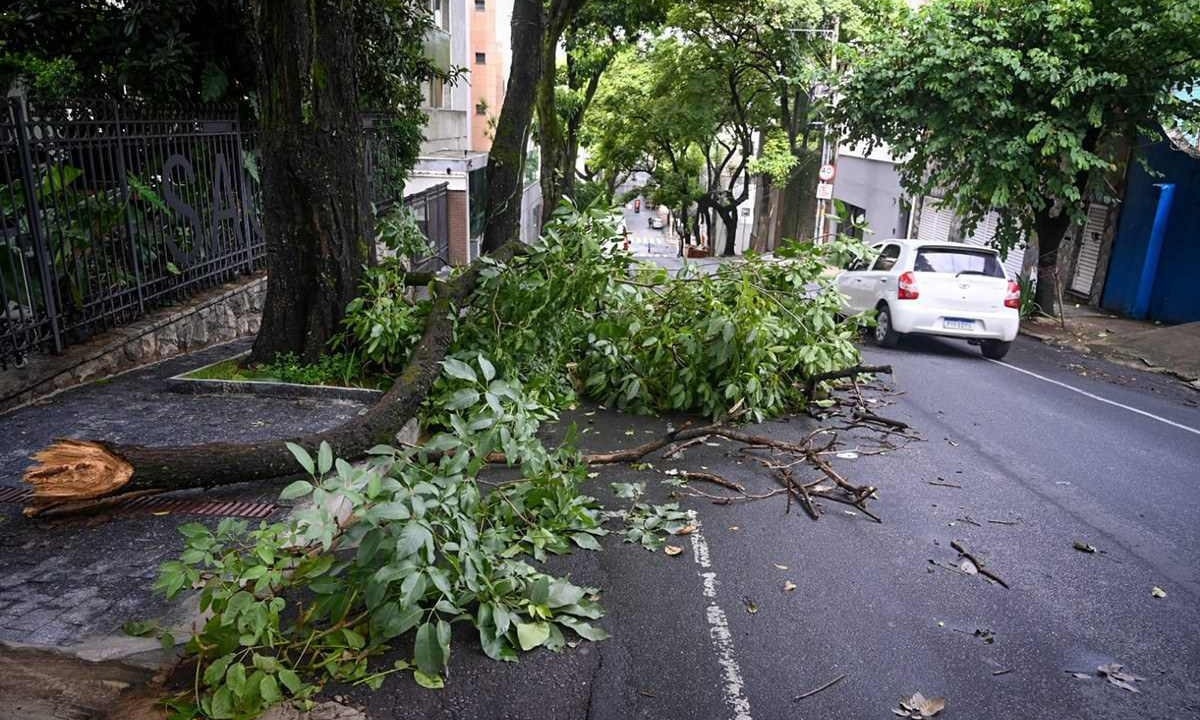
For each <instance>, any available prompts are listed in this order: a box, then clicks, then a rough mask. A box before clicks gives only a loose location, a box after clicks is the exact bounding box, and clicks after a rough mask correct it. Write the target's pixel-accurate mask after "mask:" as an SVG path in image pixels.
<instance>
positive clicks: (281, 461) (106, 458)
mask: <svg viewBox="0 0 1200 720" xmlns="http://www.w3.org/2000/svg"><path fill="white" fill-rule="evenodd" d="M524 247H525V246H524V245H522V244H520V242H519V241H517V240H513V241H510V242H508V243H506V244H505V245H503V246H502V247H501V248H500V249H499V250H497V251H496V252H495V253H493V254H492V255H491V256H490V257H491V258H492V259H494V260H496V261H497V262H500V263H505V262H508V261H509V260H511V259H512V258H513V257H515V256H516V255H517V254H519V253H521V252H523V251H524ZM483 267H484V265H483V263H482V262H481V261H479V260H476V261H475V262H474V263H472V264H471V265H470V266H469V267H468V268H467V270H466V271H465V272H463V273H462V274H461V275H459V276H457V277H456V278H454V279H453V280H452V281H450V282H449V283H448V284H447V285H446V286H445V287H443V288H441V289H439V291H438V292H437V299H436V300H435V301H434V303H433V307H431V308H430V310H429V320H428V321H427V323H426V325H425V332H424V333H423V334H422V336H421V340H420V341H419V342H418V343H417V346H416V348H414V349H413V353H412V356H411V357H410V358H409V361H408V365H407V366H406V367H405V368H404V371H403V372H401V373H400V375H399V376H397V377H396V379H395V381H394V382H393V383H392V387H391V389H390V390H388V392H387V394H385V395H384V396H383V398H382V399H381V400H380V401H379V402H378V403H377V404H376V405H375V406H374V407H372V408H371V409H369V410H368V411H367V412H365V413H363V414H362V415H359V416H358V417H356V418H354V419H353V420H351V421H349V422H347V423H344V424H342V425H339V426H338V427H335V428H332V429H330V430H326V431H324V432H318V433H311V434H309V435H305V436H302V437H297V438H292V439H291V440H290V441H291V442H294V443H296V444H297V445H300V446H302V447H305V448H307V449H308V450H309V451H310V452H313V451H315V450H316V448H317V447H318V446H319V445H320V444H321V443H322V442H328V443H329V444H330V445H331V446H332V447H333V451H334V454H335V455H336V456H337V457H341V458H345V459H347V460H354V459H356V458H359V457H362V456H363V454H364V453H366V451H367V450H369V449H370V448H371V447H373V446H375V445H378V444H382V443H391V442H392V440H393V437H394V435H395V434H396V432H397V431H398V430H399V429H400V428H402V427H403V426H404V425H405V423H407V422H408V421H409V420H410V419H411V418H413V417H415V416H416V414H417V412H418V410H419V409H420V407H421V405H422V404H423V403H424V402H425V398H426V397H427V396H428V395H429V390H430V389H431V388H432V387H433V383H434V382H435V381H436V380H437V379H438V377H439V376H440V375H441V374H442V365H441V360H442V359H443V358H444V357H445V356H446V352H447V350H448V349H449V347H450V343H451V342H452V340H453V337H454V325H455V318H456V317H457V308H459V307H461V306H462V304H463V303H464V302H465V301H466V300H467V299H468V298H469V297H470V296H471V294H472V292H474V290H475V284H476V282H477V281H478V278H479V272H480V270H482V269H483ZM284 443H285V441H284V440H266V441H263V442H256V443H230V442H217V443H205V444H202V445H189V446H180V447H146V446H144V445H125V444H118V443H109V442H103V441H79V440H62V441H59V442H57V443H55V444H54V445H51V446H50V447H49V448H47V449H45V450H43V451H42V452H40V453H38V454H37V455H35V456H34V459H35V460H36V461H37V462H38V464H37V465H35V466H33V467H31V468H29V469H28V470H26V471H25V481H26V482H28V483H30V484H31V485H33V487H34V497H33V500H32V503H33V504H32V505H31V506H30V507H29V508H27V509H26V511H25V512H26V514H29V515H35V514H38V513H40V512H44V511H45V510H47V509H51V508H56V507H57V506H61V505H63V504H64V503H66V504H67V505H68V506H70V505H71V504H74V503H79V502H81V501H94V500H96V499H98V498H105V497H109V496H112V495H116V494H124V493H130V492H140V491H147V490H180V489H184V488H195V487H211V486H214V485H228V484H232V483H239V482H247V481H251V480H266V479H271V478H277V477H283V476H288V475H295V474H297V472H298V471H299V468H298V467H297V464H296V460H295V458H294V457H292V454H291V452H290V451H288V449H287V447H286V446H285V444H284Z"/></svg>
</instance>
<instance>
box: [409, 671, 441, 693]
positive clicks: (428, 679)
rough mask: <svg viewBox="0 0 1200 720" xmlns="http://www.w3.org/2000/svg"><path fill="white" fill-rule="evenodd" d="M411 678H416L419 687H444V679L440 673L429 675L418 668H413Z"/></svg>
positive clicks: (433, 688) (432, 688)
mask: <svg viewBox="0 0 1200 720" xmlns="http://www.w3.org/2000/svg"><path fill="white" fill-rule="evenodd" d="M413 680H416V681H417V684H418V685H420V686H421V687H423V688H427V689H429V690H441V689H442V688H444V687H446V681H445V680H443V679H442V676H441V675H431V674H429V673H423V672H421V671H420V670H413Z"/></svg>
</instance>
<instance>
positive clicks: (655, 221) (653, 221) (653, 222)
mask: <svg viewBox="0 0 1200 720" xmlns="http://www.w3.org/2000/svg"><path fill="white" fill-rule="evenodd" d="M665 226H666V223H665V222H663V219H662V217H661V216H659V215H651V216H650V227H651V228H652V229H654V230H662V229H663V228H664V227H665Z"/></svg>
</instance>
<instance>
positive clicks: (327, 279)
mask: <svg viewBox="0 0 1200 720" xmlns="http://www.w3.org/2000/svg"><path fill="white" fill-rule="evenodd" d="M254 10H255V21H256V24H257V29H258V37H259V48H258V49H259V53H258V59H259V77H260V88H261V91H260V92H259V98H260V103H261V113H262V117H261V128H262V158H263V228H264V230H265V232H266V245H267V273H268V275H267V297H266V300H265V302H264V305H263V317H262V327H261V329H260V330H259V333H258V337H257V338H256V339H255V342H254V349H253V351H252V352H251V360H254V361H263V362H269V361H271V360H273V359H274V358H275V356H276V355H277V354H279V353H287V352H292V353H296V354H298V355H300V356H301V357H302V358H303V359H304V360H306V361H308V362H314V361H316V360H318V359H319V358H320V357H321V356H322V355H323V354H324V353H325V352H326V351H327V349H328V344H329V340H330V339H331V338H332V337H333V336H334V335H335V334H336V333H337V332H338V330H339V329H340V325H341V321H342V317H343V314H344V312H345V307H346V304H347V303H349V302H350V301H351V300H352V299H354V297H356V296H357V294H358V290H359V285H360V281H361V276H362V268H363V266H364V265H365V264H367V263H368V262H369V261H370V259H371V258H372V255H373V253H372V243H371V235H372V233H371V232H370V227H369V209H368V205H367V193H366V177H365V171H364V167H363V163H362V148H361V135H362V134H361V128H360V125H359V122H360V121H359V116H358V79H357V72H356V70H355V47H356V46H355V28H354V19H353V7H352V3H351V2H349V1H348V0H313V7H311V8H310V7H309V6H308V5H307V4H304V3H294V2H288V1H287V0H258V2H256V3H255V4H254ZM318 18H319V22H318Z"/></svg>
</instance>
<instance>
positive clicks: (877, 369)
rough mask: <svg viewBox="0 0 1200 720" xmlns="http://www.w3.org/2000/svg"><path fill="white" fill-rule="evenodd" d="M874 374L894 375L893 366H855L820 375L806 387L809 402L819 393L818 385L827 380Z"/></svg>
mask: <svg viewBox="0 0 1200 720" xmlns="http://www.w3.org/2000/svg"><path fill="white" fill-rule="evenodd" d="M872 373H886V374H888V375H891V374H892V366H891V365H855V366H854V367H848V368H846V369H845V370H834V371H833V372H827V373H818V374H816V375H813V376H812V377H810V378H809V379H808V384H807V385H806V387H805V396H806V397H807V398H808V399H809V400H812V399H813V394H814V393H816V391H817V383H820V382H825V381H827V380H837V379H839V378H852V377H858V376H859V375H869V374H872Z"/></svg>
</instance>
